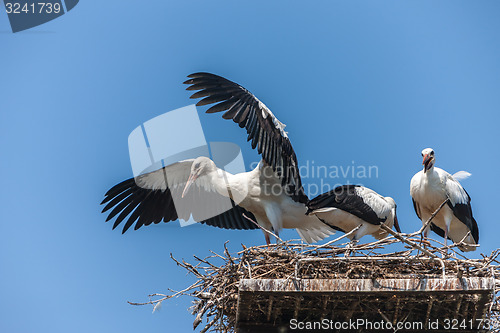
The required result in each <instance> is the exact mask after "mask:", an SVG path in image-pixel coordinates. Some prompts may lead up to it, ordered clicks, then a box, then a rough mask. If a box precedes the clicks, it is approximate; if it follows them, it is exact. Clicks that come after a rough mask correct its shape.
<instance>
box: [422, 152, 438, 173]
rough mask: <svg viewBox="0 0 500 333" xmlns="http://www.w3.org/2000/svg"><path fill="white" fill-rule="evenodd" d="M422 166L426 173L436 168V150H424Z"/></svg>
mask: <svg viewBox="0 0 500 333" xmlns="http://www.w3.org/2000/svg"><path fill="white" fill-rule="evenodd" d="M422 158H423V160H422V165H423V166H424V173H425V172H427V171H428V170H430V169H431V168H432V167H433V166H434V162H435V161H436V159H435V157H434V150H433V149H432V148H425V149H424V150H422Z"/></svg>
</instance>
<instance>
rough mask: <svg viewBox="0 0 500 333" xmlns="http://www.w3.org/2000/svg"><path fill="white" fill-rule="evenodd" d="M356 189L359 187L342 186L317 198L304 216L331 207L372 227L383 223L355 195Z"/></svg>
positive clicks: (361, 199) (310, 202)
mask: <svg viewBox="0 0 500 333" xmlns="http://www.w3.org/2000/svg"><path fill="white" fill-rule="evenodd" d="M356 187H359V185H342V186H338V187H336V188H335V189H333V190H331V191H329V192H326V193H323V194H321V195H319V196H317V197H316V198H314V199H312V200H311V201H309V203H308V204H307V207H308V209H307V213H306V214H309V213H311V212H312V211H314V210H316V209H320V208H325V207H333V208H338V209H341V210H343V211H345V212H348V213H350V214H352V215H354V216H357V217H359V218H360V219H362V220H364V221H366V222H368V223H371V224H374V225H379V224H381V223H383V222H385V220H386V218H383V219H382V218H380V217H378V216H377V214H376V213H375V212H374V211H373V209H372V208H371V207H370V206H369V205H367V204H366V203H365V202H364V201H363V198H362V197H360V196H358V195H357V194H356V191H355V190H354V189H355V188H356Z"/></svg>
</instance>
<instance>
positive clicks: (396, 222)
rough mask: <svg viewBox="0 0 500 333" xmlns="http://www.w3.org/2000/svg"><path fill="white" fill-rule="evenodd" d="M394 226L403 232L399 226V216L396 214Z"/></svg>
mask: <svg viewBox="0 0 500 333" xmlns="http://www.w3.org/2000/svg"><path fill="white" fill-rule="evenodd" d="M394 228H396V231H397V232H399V233H401V228H400V227H399V222H398V216H397V215H395V214H394Z"/></svg>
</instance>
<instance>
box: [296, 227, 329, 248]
mask: <svg viewBox="0 0 500 333" xmlns="http://www.w3.org/2000/svg"><path fill="white" fill-rule="evenodd" d="M295 230H297V233H298V234H299V236H300V238H302V240H303V241H304V242H306V243H308V244H311V243H316V242H319V241H320V240H323V239H325V238H327V237H329V236H331V235H334V234H335V230H333V229H332V228H330V227H329V226H328V225H326V224H325V225H324V227H320V228H315V229H295Z"/></svg>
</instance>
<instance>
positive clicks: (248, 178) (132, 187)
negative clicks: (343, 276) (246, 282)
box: [102, 73, 335, 244]
mask: <svg viewBox="0 0 500 333" xmlns="http://www.w3.org/2000/svg"><path fill="white" fill-rule="evenodd" d="M188 77H189V78H190V79H189V80H187V81H186V82H184V83H185V84H189V87H188V88H187V90H200V91H198V92H196V93H194V94H193V95H192V96H191V98H200V97H204V98H203V99H202V100H200V101H199V102H198V103H197V106H201V105H207V104H213V103H218V104H216V105H214V106H212V107H210V108H209V109H208V110H207V111H206V112H207V113H214V112H220V111H226V110H227V111H226V112H225V113H224V114H223V115H222V118H224V119H232V120H233V121H234V122H235V123H237V124H238V125H239V126H240V127H241V128H243V127H245V129H246V131H247V134H248V140H247V141H250V140H251V141H252V148H257V151H258V153H259V154H261V156H262V161H261V162H260V163H259V165H258V166H257V167H256V168H255V169H254V170H252V171H250V172H245V173H240V174H235V175H233V174H230V173H228V172H226V171H224V170H222V169H219V168H218V167H217V166H216V165H215V163H214V162H213V161H212V160H210V159H209V158H207V157H198V158H196V159H194V160H185V161H181V162H177V163H173V164H171V165H167V166H166V167H164V168H162V169H159V170H156V171H153V172H150V173H146V174H143V175H140V176H138V177H136V178H135V179H134V178H131V179H128V180H126V181H124V182H122V183H120V184H118V185H116V186H114V187H113V188H111V189H110V190H109V191H108V192H107V193H106V196H105V199H104V200H103V202H102V204H105V203H107V205H106V206H105V207H104V209H103V212H106V211H107V210H109V209H111V208H113V209H112V211H111V212H110V213H109V216H108V217H107V219H106V221H109V220H110V219H112V218H113V217H115V216H116V215H118V214H119V215H118V217H117V218H116V221H115V223H114V226H113V229H114V228H115V227H117V226H118V225H119V224H120V223H121V222H122V221H123V220H124V219H125V218H126V217H127V216H129V215H130V216H129V218H128V220H127V222H126V223H125V225H124V227H123V232H125V231H126V230H127V229H128V228H130V227H131V226H132V224H134V222H136V221H137V222H136V224H135V227H134V228H135V229H138V228H140V227H141V226H143V225H149V224H151V223H159V222H160V221H162V220H163V221H164V222H169V221H175V220H177V219H178V218H183V219H184V220H187V219H189V216H190V215H191V216H192V217H193V219H194V220H195V221H197V222H201V223H205V224H208V225H212V226H217V227H220V228H230V229H256V228H257V226H256V225H255V224H253V223H252V222H250V221H248V220H247V219H245V218H244V216H243V214H245V215H246V216H247V217H249V218H251V219H252V220H254V221H256V222H257V223H258V224H259V225H260V226H261V227H263V228H265V229H267V230H269V231H274V232H275V233H276V234H277V233H279V231H280V230H281V229H283V228H291V229H296V230H297V232H298V233H299V235H300V237H301V238H302V239H303V240H304V241H306V242H308V243H311V242H316V241H319V240H321V239H323V238H325V237H328V236H329V235H331V234H333V233H335V231H334V230H333V229H332V228H330V227H329V226H328V225H326V224H325V223H323V222H322V221H320V220H319V219H318V218H316V217H315V216H307V215H305V213H306V210H307V207H306V203H307V201H308V198H307V196H306V195H305V193H304V189H303V187H302V183H301V179H300V174H299V168H298V163H297V157H296V156H295V152H294V151H293V149H292V145H291V143H290V140H289V139H288V136H287V133H286V132H285V130H284V128H285V125H284V124H282V123H281V122H280V121H279V120H278V119H277V118H276V117H275V116H274V115H273V113H272V112H271V111H270V110H269V109H268V108H267V107H266V106H265V105H264V104H263V103H262V102H261V101H259V100H258V99H257V98H256V97H255V96H254V95H253V94H252V93H250V92H249V91H248V90H246V89H245V88H243V87H242V86H240V85H238V84H236V83H234V82H232V81H229V80H227V79H225V78H223V77H220V76H217V75H214V74H209V73H195V74H191V75H189V76H188ZM276 188H279V189H280V191H276ZM276 192H279V193H276ZM228 197H229V198H230V199H231V201H230V202H231V205H230V207H226V208H227V209H223V210H222V211H224V212H223V213H220V214H218V215H216V216H212V215H211V214H210V213H208V214H207V211H208V212H210V210H213V211H215V212H217V209H215V208H217V207H218V205H220V203H221V202H223V201H224V202H228V201H229V200H228V199H227V198H228ZM179 198H180V200H179ZM222 199H223V200H222ZM174 201H175V205H174ZM183 203H184V204H183ZM179 206H181V207H179ZM220 211H221V210H219V212H220ZM264 234H265V237H266V242H267V244H269V243H270V240H269V234H268V233H267V232H265V233H264Z"/></svg>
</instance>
